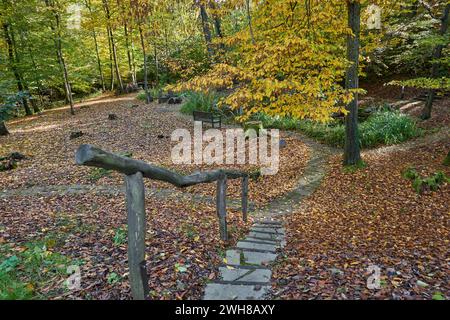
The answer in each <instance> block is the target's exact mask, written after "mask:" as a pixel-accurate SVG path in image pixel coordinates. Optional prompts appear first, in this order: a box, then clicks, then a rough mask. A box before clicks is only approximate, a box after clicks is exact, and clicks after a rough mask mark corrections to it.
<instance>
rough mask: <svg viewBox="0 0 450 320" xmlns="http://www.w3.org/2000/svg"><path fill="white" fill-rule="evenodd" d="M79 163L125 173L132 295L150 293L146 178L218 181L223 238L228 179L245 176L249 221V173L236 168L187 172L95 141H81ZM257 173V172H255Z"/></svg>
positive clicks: (225, 235) (189, 182)
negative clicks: (109, 149) (101, 146)
mask: <svg viewBox="0 0 450 320" xmlns="http://www.w3.org/2000/svg"><path fill="white" fill-rule="evenodd" d="M75 160H76V163H77V164H78V165H84V166H91V167H98V168H103V169H107V170H114V171H117V172H120V173H123V174H125V185H126V206H127V223H128V265H129V277H130V286H131V293H132V296H133V299H136V300H143V299H146V298H147V297H148V292H149V288H148V274H147V270H146V263H145V234H146V232H145V231H146V230H145V229H146V216H145V188H144V178H149V179H154V180H159V181H165V182H168V183H171V184H172V185H174V186H176V187H180V188H185V187H188V186H193V185H196V184H201V183H211V182H215V181H217V194H216V211H217V216H218V218H219V231H220V238H221V239H222V240H223V241H227V240H228V230H227V212H226V190H227V179H241V180H242V194H241V197H242V216H243V219H244V221H247V210H248V182H249V177H250V175H249V174H248V173H245V172H241V171H234V170H214V171H205V172H197V173H194V174H191V175H188V176H185V175H181V174H179V173H176V172H173V171H170V170H168V169H165V168H161V167H158V166H155V165H151V164H148V163H146V162H144V161H140V160H135V159H131V158H127V157H124V156H120V155H117V154H114V153H110V152H107V151H103V150H101V149H99V148H96V147H94V146H92V145H88V144H85V145H81V146H80V147H79V148H78V150H77V152H76V155H75ZM255 175H256V174H255Z"/></svg>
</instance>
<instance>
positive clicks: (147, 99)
mask: <svg viewBox="0 0 450 320" xmlns="http://www.w3.org/2000/svg"><path fill="white" fill-rule="evenodd" d="M138 28H139V36H140V38H141V46H142V53H143V55H144V90H145V97H146V101H147V103H150V93H149V91H148V70H147V53H146V50H145V41H144V32H143V31H142V27H141V25H139V26H138Z"/></svg>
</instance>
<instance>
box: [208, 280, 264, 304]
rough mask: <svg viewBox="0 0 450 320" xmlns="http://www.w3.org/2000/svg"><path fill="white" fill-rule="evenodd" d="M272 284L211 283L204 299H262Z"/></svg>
mask: <svg viewBox="0 0 450 320" xmlns="http://www.w3.org/2000/svg"><path fill="white" fill-rule="evenodd" d="M269 290H270V286H263V285H243V284H223V283H209V284H208V285H206V288H205V296H204V298H203V299H204V300H262V299H264V297H265V296H266V295H267V294H268V293H269Z"/></svg>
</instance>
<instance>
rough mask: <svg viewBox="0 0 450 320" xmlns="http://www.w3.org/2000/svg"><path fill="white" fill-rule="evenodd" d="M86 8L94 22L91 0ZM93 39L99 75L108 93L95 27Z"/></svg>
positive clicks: (103, 88)
mask: <svg viewBox="0 0 450 320" xmlns="http://www.w3.org/2000/svg"><path fill="white" fill-rule="evenodd" d="M86 7H87V8H88V10H89V14H90V15H91V20H93V16H92V6H91V0H86ZM92 38H93V39H94V46H95V54H96V56H97V67H98V73H99V76H100V82H101V86H102V90H103V91H106V87H105V78H104V76H103V70H102V61H101V59H100V53H99V49H98V41H97V32H95V28H94V27H92Z"/></svg>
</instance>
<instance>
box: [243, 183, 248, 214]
mask: <svg viewBox="0 0 450 320" xmlns="http://www.w3.org/2000/svg"><path fill="white" fill-rule="evenodd" d="M247 212H248V177H242V219H243V220H244V221H245V222H247Z"/></svg>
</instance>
